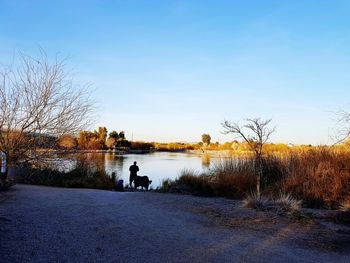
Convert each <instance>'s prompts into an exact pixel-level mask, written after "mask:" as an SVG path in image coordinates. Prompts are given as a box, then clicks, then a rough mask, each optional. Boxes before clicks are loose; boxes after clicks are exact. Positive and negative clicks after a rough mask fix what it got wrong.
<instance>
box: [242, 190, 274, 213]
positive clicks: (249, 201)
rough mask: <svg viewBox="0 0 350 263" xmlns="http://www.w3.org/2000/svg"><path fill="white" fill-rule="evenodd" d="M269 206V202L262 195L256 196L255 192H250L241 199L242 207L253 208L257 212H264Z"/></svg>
mask: <svg viewBox="0 0 350 263" xmlns="http://www.w3.org/2000/svg"><path fill="white" fill-rule="evenodd" d="M268 206H270V201H269V199H267V198H266V197H263V196H262V195H258V194H257V193H255V192H252V193H250V194H248V195H247V197H246V198H244V199H243V207H246V208H253V209H258V210H266V209H267V208H268Z"/></svg>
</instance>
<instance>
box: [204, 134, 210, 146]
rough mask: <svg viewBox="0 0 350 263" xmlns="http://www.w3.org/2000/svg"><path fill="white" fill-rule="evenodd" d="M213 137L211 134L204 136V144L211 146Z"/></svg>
mask: <svg viewBox="0 0 350 263" xmlns="http://www.w3.org/2000/svg"><path fill="white" fill-rule="evenodd" d="M210 140H211V137H210V135H209V134H202V142H203V143H204V144H207V145H209V144H210Z"/></svg>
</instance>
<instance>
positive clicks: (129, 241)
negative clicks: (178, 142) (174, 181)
mask: <svg viewBox="0 0 350 263" xmlns="http://www.w3.org/2000/svg"><path fill="white" fill-rule="evenodd" d="M330 231H333V230H332V229H325V227H324V226H322V225H318V224H315V223H300V222H297V223H295V222H290V220H287V219H283V218H280V217H271V215H266V214H264V213H263V212H256V211H254V210H251V209H243V208H241V203H240V202H239V201H232V200H227V199H221V198H200V197H193V196H184V195H174V194H173V195H172V194H159V193H150V192H147V193H146V192H134V193H133V192H113V191H102V190H90V189H64V188H53V187H43V186H30V185H16V186H15V187H13V189H12V190H11V191H9V192H6V193H1V195H0V262H2V263H5V262H11V263H15V262H192V263H193V262H338V263H340V262H350V256H349V255H350V253H349V251H348V249H345V250H344V249H342V248H341V247H339V246H336V245H337V243H336V242H334V241H337V240H339V238H344V234H343V235H342V236H334V235H332V233H331V232H330ZM334 231H335V230H334ZM334 233H336V232H334ZM322 236H324V238H322ZM330 236H332V237H334V238H337V239H336V240H334V239H332V238H330ZM345 238H348V234H347V236H345ZM347 241H348V240H347Z"/></svg>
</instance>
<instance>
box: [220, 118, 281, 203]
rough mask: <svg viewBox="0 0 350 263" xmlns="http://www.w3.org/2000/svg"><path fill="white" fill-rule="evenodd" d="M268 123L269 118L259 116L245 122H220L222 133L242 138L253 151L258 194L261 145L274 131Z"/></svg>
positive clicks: (260, 173) (258, 191) (261, 154)
mask: <svg viewBox="0 0 350 263" xmlns="http://www.w3.org/2000/svg"><path fill="white" fill-rule="evenodd" d="M270 123H271V119H268V120H262V119H260V118H254V119H246V123H245V124H240V123H238V122H229V121H224V122H223V123H222V124H221V125H222V126H223V128H224V131H223V133H224V134H233V135H234V136H235V138H236V139H238V138H240V139H243V140H244V141H245V142H246V143H247V145H248V147H249V149H250V150H251V151H252V152H253V153H254V157H255V161H256V162H255V164H256V170H257V181H256V191H257V194H258V195H259V196H260V184H261V177H262V156H263V146H264V144H265V143H266V142H267V141H268V140H269V139H270V137H271V135H272V133H274V131H275V127H273V128H271V127H269V125H270Z"/></svg>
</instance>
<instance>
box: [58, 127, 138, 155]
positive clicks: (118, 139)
mask: <svg viewBox="0 0 350 263" xmlns="http://www.w3.org/2000/svg"><path fill="white" fill-rule="evenodd" d="M59 146H60V147H62V148H66V149H72V148H76V149H82V150H87V149H89V150H108V149H113V148H116V147H130V146H131V142H129V141H128V140H126V138H125V132H124V131H120V132H117V131H112V132H110V133H109V134H108V130H107V128H106V127H98V129H97V130H95V131H80V132H79V134H78V135H77V136H74V135H69V134H65V135H63V136H61V137H60V138H59Z"/></svg>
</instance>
